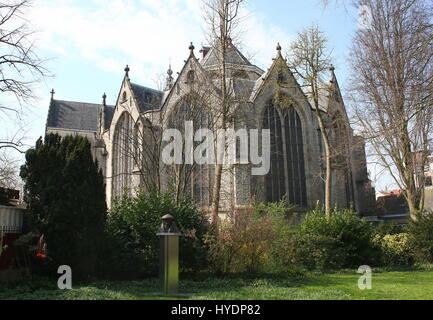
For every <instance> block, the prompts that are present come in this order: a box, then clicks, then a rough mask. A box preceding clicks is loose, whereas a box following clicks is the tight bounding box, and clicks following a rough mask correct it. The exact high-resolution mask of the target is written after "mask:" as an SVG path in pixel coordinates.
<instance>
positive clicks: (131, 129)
mask: <svg viewBox="0 0 433 320" xmlns="http://www.w3.org/2000/svg"><path fill="white" fill-rule="evenodd" d="M277 49H278V50H277V55H276V57H275V59H273V63H272V65H271V67H270V68H269V69H268V70H267V71H266V72H264V71H262V70H261V69H260V68H258V67H257V66H254V65H252V64H251V63H250V62H249V61H248V60H247V59H246V58H245V57H244V56H243V55H242V54H241V53H240V52H239V51H238V50H237V48H236V47H235V46H234V45H232V44H228V48H227V56H226V59H225V61H226V67H227V80H226V84H227V86H229V87H230V88H231V101H232V103H231V105H230V108H232V109H233V110H231V112H232V115H233V119H234V121H233V128H234V129H236V130H238V129H242V128H244V129H247V130H249V129H259V130H261V129H270V130H271V136H272V140H271V144H272V145H271V150H272V152H273V155H272V156H271V171H270V172H269V174H268V175H267V176H253V175H252V174H251V168H252V166H253V165H252V163H250V162H241V161H239V162H238V163H236V164H233V165H225V166H224V170H223V177H222V192H221V209H222V211H224V210H228V209H230V208H234V207H242V206H244V205H246V204H247V203H248V202H250V201H251V199H253V198H255V199H258V200H261V201H273V200H279V199H280V198H283V196H284V195H286V198H287V199H288V200H289V201H290V202H292V203H294V204H297V205H298V206H300V207H304V208H314V207H315V206H316V205H317V203H318V202H323V199H324V183H323V177H324V161H323V147H322V140H321V139H322V138H321V135H320V131H319V125H318V121H317V116H316V111H315V110H314V108H313V107H312V104H311V103H310V101H309V97H308V93H306V92H304V91H303V90H302V89H301V87H300V86H299V85H298V83H297V82H296V80H295V78H294V76H293V74H292V73H291V71H290V70H289V68H288V66H287V64H286V61H285V59H284V58H283V57H282V55H281V48H280V47H278V48H277ZM200 52H201V53H202V56H201V57H200V59H198V58H197V57H196V55H195V53H194V47H193V46H192V45H191V47H190V55H189V58H188V59H187V60H186V62H185V65H184V67H183V69H182V70H181V72H180V73H179V74H178V77H177V79H173V77H172V75H173V72H172V71H171V68H170V70H169V71H168V77H167V83H166V86H165V90H163V91H157V90H153V89H149V88H145V87H142V86H139V85H136V84H134V83H133V82H131V79H130V75H129V71H130V70H129V68H128V67H127V68H126V69H125V77H124V79H123V81H122V84H121V87H120V90H119V95H118V99H117V101H116V104H115V106H114V107H110V106H107V105H106V103H105V95H104V102H103V104H102V105H89V104H79V103H73V102H65V101H59V100H55V99H54V98H53V99H52V101H51V106H50V112H49V116H48V121H47V130H46V131H47V132H54V133H59V134H62V135H66V134H81V135H86V136H87V137H88V138H89V139H90V141H91V142H92V145H93V147H94V152H95V153H94V155H95V158H96V159H98V161H99V164H100V165H101V167H102V169H103V172H104V175H105V177H106V197H107V202H108V205H109V206H110V205H111V203H112V201H113V200H114V198H115V197H116V196H119V195H121V194H122V193H124V192H130V193H133V192H134V190H136V189H137V188H140V187H141V188H144V189H146V188H149V187H148V185H149V183H148V182H149V181H151V180H152V181H153V179H154V180H155V181H157V185H158V187H159V188H161V189H168V188H169V187H170V181H172V178H173V177H172V173H173V172H174V171H169V170H168V171H167V168H164V164H163V163H162V162H161V159H160V158H158V159H157V160H156V162H155V163H153V164H152V165H151V166H149V163H150V162H149V161H151V160H149V159H150V158H152V157H150V156H149V150H150V149H153V148H154V144H158V141H159V140H158V139H160V137H161V132H163V131H164V130H165V129H168V128H171V126H172V124H173V119H176V118H177V119H183V118H182V112H184V113H185V112H188V108H189V107H191V106H192V105H193V104H194V105H197V101H199V100H200V101H201V102H199V105H200V106H201V107H200V109H201V111H202V113H201V115H200V116H198V115H193V116H192V117H191V119H190V120H196V121H199V120H198V119H199V117H200V119H201V120H200V121H203V119H204V118H206V117H208V116H209V114H213V113H212V112H210V111H209V112H207V111H204V112H203V110H204V107H202V106H204V105H206V106H207V107H206V108H210V109H209V110H214V109H215V108H217V106H218V103H219V100H218V99H219V92H220V88H219V86H218V83H219V82H218V67H219V64H218V61H219V58H220V57H219V56H218V52H219V50H218V48H216V47H214V48H209V47H204V48H203V49H202V50H201V51H200ZM322 91H323V92H322V96H321V98H320V108H321V112H322V114H323V116H324V118H325V120H326V122H327V124H328V126H329V127H330V128H332V129H330V132H331V137H332V139H331V140H332V144H333V148H334V150H336V152H335V157H334V158H333V185H332V190H333V194H332V200H333V202H334V204H336V205H338V206H340V207H348V206H350V205H354V207H355V208H356V209H357V210H358V212H360V213H361V214H368V213H369V211H370V208H371V202H372V201H374V200H373V199H374V192H372V188H371V184H370V180H369V178H368V174H367V167H366V159H365V151H364V149H365V148H364V142H363V139H362V138H361V137H357V136H353V132H352V129H351V127H350V124H349V119H348V116H347V113H346V109H345V105H344V102H343V98H342V96H341V93H340V88H339V86H338V82H337V79H336V76H335V73H334V70H333V69H332V70H330V81H329V82H328V83H325V84H324V85H323V90H322ZM191 97H194V103H191ZM276 97H278V99H276ZM204 100H205V101H204ZM71 106H72V107H71ZM191 108H192V107H191ZM71 109H73V110H75V111H74V112H71ZM84 109H85V110H86V111H85V112H86V115H83V114H82V113H83V110H84ZM184 109H185V110H186V111H185V110H184ZM65 110H66V111H65ZM182 110H183V111H182ZM62 112H63V113H64V114H63V117H64V118H68V121H62ZM203 113H204V114H205V116H203ZM90 114H91V115H90ZM84 116H85V117H87V119H90V120H91V121H93V122H94V123H93V122H92V125H90V126H88V127H86V128H83V127H82V124H83V122H82V120H81V119H82V117H84ZM69 118H74V119H69ZM206 121H209V119H208V118H206ZM155 136H157V138H155ZM160 151H161V150H160V149H158V150H157V151H156V152H157V153H160ZM148 167H150V169H149V168H148ZM194 170H195V169H194ZM194 170H192V172H193V173H192V174H191V175H192V177H193V178H192V180H191V181H192V183H189V182H188V183H187V184H186V185H188V186H187V187H189V188H190V189H191V191H187V192H191V194H192V195H193V197H197V198H200V199H197V201H198V202H200V203H201V204H202V205H203V207H206V205H208V204H209V203H210V197H211V192H210V191H211V188H212V180H213V177H212V176H213V171H212V170H213V167H211V166H208V167H203V166H201V167H200V169H199V170H198V171H194ZM152 171H153V172H152ZM176 172H177V171H176ZM153 174H156V175H157V176H158V177H157V178H155V176H154V175H153ZM177 178H178V179H180V178H179V177H177ZM188 179H189V178H188Z"/></svg>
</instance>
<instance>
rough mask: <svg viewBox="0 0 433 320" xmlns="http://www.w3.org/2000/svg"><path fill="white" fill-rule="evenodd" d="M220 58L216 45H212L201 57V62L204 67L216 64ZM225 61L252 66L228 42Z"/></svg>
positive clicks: (219, 51)
mask: <svg viewBox="0 0 433 320" xmlns="http://www.w3.org/2000/svg"><path fill="white" fill-rule="evenodd" d="M220 58H221V50H219V48H218V47H212V48H211V49H210V51H209V53H208V54H206V56H205V57H204V58H203V60H202V61H201V64H202V65H203V66H204V67H211V66H215V65H218V61H219V60H220ZM225 61H226V63H229V64H237V65H243V66H252V64H251V62H249V61H248V59H247V58H245V56H244V55H243V54H242V53H241V52H240V51H239V50H238V49H237V48H236V47H235V46H234V45H233V44H230V45H229V46H227V49H226V59H225Z"/></svg>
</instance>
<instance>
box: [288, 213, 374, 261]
mask: <svg viewBox="0 0 433 320" xmlns="http://www.w3.org/2000/svg"><path fill="white" fill-rule="evenodd" d="M294 238H295V239H294V242H295V244H296V245H295V246H293V248H292V249H293V251H292V252H291V255H292V263H293V264H295V265H301V266H304V267H306V268H309V269H338V268H347V267H358V266H360V265H365V264H368V265H372V264H374V262H375V260H376V259H377V255H378V254H379V252H378V249H377V248H376V247H375V246H374V244H373V242H372V227H371V226H370V225H369V224H368V223H367V222H365V221H364V220H362V219H360V218H359V217H358V215H357V214H356V213H355V212H353V211H352V210H340V211H339V210H333V212H332V216H331V218H330V219H329V220H328V219H327V218H326V217H325V214H324V212H323V210H315V211H312V212H310V213H309V214H307V217H306V218H305V220H304V221H303V222H302V223H301V225H300V226H299V228H298V230H297V231H296V232H295V234H294Z"/></svg>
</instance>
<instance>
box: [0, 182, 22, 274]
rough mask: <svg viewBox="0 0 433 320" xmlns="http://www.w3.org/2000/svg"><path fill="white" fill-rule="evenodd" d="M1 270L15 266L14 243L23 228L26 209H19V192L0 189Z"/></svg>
mask: <svg viewBox="0 0 433 320" xmlns="http://www.w3.org/2000/svg"><path fill="white" fill-rule="evenodd" d="M0 194H1V196H0V270H4V269H8V268H11V267H13V266H14V264H15V263H14V262H15V254H16V250H15V247H14V242H15V240H17V239H18V238H19V237H20V235H21V233H22V228H23V220H24V211H25V209H24V208H21V207H19V194H20V192H19V191H18V190H11V189H4V188H0Z"/></svg>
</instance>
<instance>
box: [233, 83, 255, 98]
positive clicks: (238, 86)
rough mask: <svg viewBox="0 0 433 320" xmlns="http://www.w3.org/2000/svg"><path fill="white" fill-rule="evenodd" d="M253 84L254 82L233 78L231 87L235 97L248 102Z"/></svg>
mask: <svg viewBox="0 0 433 320" xmlns="http://www.w3.org/2000/svg"><path fill="white" fill-rule="evenodd" d="M255 84H256V81H255V80H248V79H239V78H234V79H233V80H232V85H233V92H234V95H235V97H237V98H240V99H246V100H249V98H250V96H251V93H252V91H253V89H254V87H255Z"/></svg>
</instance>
